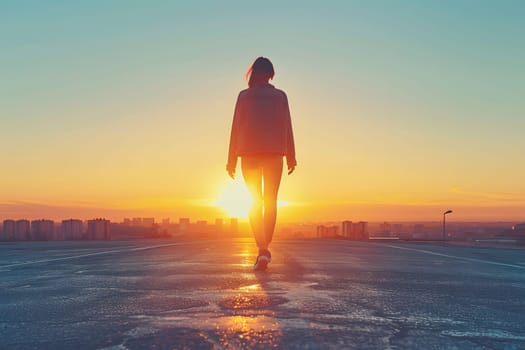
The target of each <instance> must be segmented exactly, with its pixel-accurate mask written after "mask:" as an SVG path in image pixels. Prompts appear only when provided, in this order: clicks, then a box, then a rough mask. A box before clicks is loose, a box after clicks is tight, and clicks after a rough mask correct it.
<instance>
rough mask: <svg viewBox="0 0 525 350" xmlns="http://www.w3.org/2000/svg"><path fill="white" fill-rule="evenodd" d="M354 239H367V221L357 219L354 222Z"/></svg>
mask: <svg viewBox="0 0 525 350" xmlns="http://www.w3.org/2000/svg"><path fill="white" fill-rule="evenodd" d="M354 237H355V239H368V222H366V221H359V222H357V223H355V224H354Z"/></svg>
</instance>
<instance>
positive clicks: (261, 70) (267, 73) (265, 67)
mask: <svg viewBox="0 0 525 350" xmlns="http://www.w3.org/2000/svg"><path fill="white" fill-rule="evenodd" d="M274 75H275V71H274V70H273V64H272V62H271V61H270V60H269V59H267V58H266V57H262V56H261V57H258V58H257V59H256V60H255V61H254V62H253V63H252V65H251V66H250V67H249V68H248V70H247V71H246V80H248V86H249V87H252V86H253V85H255V84H257V83H267V82H268V80H270V79H273V76H274Z"/></svg>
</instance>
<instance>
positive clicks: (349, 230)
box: [341, 220, 354, 238]
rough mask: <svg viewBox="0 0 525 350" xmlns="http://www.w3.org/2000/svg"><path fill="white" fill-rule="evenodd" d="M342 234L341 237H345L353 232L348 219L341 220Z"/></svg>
mask: <svg viewBox="0 0 525 350" xmlns="http://www.w3.org/2000/svg"><path fill="white" fill-rule="evenodd" d="M342 228H343V230H342V232H341V233H342V235H343V237H345V238H350V237H352V234H353V232H354V227H353V226H352V221H349V220H346V221H343V223H342Z"/></svg>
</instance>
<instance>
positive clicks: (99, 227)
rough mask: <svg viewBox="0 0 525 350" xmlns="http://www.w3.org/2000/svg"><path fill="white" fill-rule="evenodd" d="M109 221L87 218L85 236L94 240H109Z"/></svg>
mask: <svg viewBox="0 0 525 350" xmlns="http://www.w3.org/2000/svg"><path fill="white" fill-rule="evenodd" d="M109 228H110V221H109V220H106V219H101V218H99V219H93V220H88V227H87V238H88V239H96V240H103V239H104V240H109V239H111V234H110V229H109Z"/></svg>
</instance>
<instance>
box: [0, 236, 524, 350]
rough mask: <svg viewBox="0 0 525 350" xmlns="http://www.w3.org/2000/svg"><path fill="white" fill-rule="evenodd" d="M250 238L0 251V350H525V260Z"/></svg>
mask: <svg viewBox="0 0 525 350" xmlns="http://www.w3.org/2000/svg"><path fill="white" fill-rule="evenodd" d="M271 250H272V254H273V262H272V263H271V264H270V268H269V270H268V271H267V272H265V273H254V272H253V271H252V270H251V267H252V264H253V260H254V257H255V254H256V250H255V247H254V246H253V241H252V240H251V239H229V240H223V241H213V240H203V241H191V240H182V241H177V240H164V241H160V240H147V241H112V242H27V243H2V244H0V339H1V342H0V348H1V349H76V350H80V349H244V348H246V349H252V348H253V349H267V348H283V349H331V348H333V349H352V348H355V349H524V348H525V326H524V324H525V322H524V321H525V299H524V297H525V251H524V250H512V249H498V248H474V247H463V246H451V245H446V244H431V243H425V244H415V243H412V244H409V243H401V242H395V243H389V242H350V241H340V240H297V241H278V242H275V244H274V245H273V247H272V249H271Z"/></svg>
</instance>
